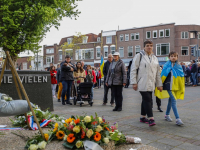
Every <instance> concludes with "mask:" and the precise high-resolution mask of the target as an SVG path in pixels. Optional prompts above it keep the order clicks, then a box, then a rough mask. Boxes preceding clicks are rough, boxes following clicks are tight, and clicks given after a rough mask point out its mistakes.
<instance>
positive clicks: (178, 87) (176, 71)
mask: <svg viewBox="0 0 200 150" xmlns="http://www.w3.org/2000/svg"><path fill="white" fill-rule="evenodd" d="M171 71H172V73H173V79H172V81H171V84H172V89H171V91H172V94H173V95H174V98H175V99H176V100H177V99H182V100H183V99H184V94H185V78H184V73H183V69H182V67H181V65H179V64H178V63H177V62H176V63H175V65H174V67H172V63H171V61H170V60H169V61H167V62H166V63H165V65H164V67H163V70H162V72H161V79H162V83H164V81H165V79H166V78H167V76H168V74H169V73H170V72H171ZM155 96H157V97H158V98H160V99H164V98H169V94H168V92H167V91H166V90H163V91H162V92H160V91H159V90H158V89H157V88H156V90H155Z"/></svg>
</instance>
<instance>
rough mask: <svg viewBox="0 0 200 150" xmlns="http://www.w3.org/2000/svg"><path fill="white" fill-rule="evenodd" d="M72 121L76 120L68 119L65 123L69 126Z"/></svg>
mask: <svg viewBox="0 0 200 150" xmlns="http://www.w3.org/2000/svg"><path fill="white" fill-rule="evenodd" d="M72 120H75V119H74V118H69V119H66V120H65V123H67V124H69V123H71V122H72Z"/></svg>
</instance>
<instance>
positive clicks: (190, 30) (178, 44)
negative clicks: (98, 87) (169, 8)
mask: <svg viewBox="0 0 200 150" xmlns="http://www.w3.org/2000/svg"><path fill="white" fill-rule="evenodd" d="M71 40H73V36H70V37H65V38H62V39H61V41H60V43H59V45H57V44H54V45H49V46H47V45H44V46H43V53H44V65H45V67H46V66H48V65H49V63H50V62H53V63H54V64H57V63H60V62H61V61H62V60H64V57H65V55H66V54H70V55H71V57H72V62H73V63H74V62H77V61H80V60H84V61H85V63H86V64H90V65H92V66H99V64H100V57H101V54H102V55H103V57H104V59H105V60H106V59H107V57H108V54H109V53H114V52H115V51H118V52H119V53H120V57H121V59H122V60H123V61H124V62H125V64H126V65H128V63H129V61H130V60H131V59H132V58H133V57H134V56H135V54H137V53H138V52H140V50H142V49H143V43H144V41H145V40H151V41H153V43H154V44H153V52H154V54H155V55H156V56H157V57H158V60H159V63H160V64H161V65H162V64H164V63H165V62H166V61H167V60H168V54H169V52H170V51H177V52H178V53H179V61H184V62H187V61H190V60H191V59H195V58H196V57H194V56H191V47H193V46H194V45H199V44H200V43H199V40H200V25H175V23H168V24H159V25H154V26H146V27H138V28H130V29H122V30H112V31H101V33H99V34H98V35H96V34H93V33H90V34H86V35H85V38H84V39H83V41H82V43H77V45H79V49H76V50H71V53H69V52H70V50H67V52H65V53H63V51H62V50H61V48H60V46H61V45H62V44H64V43H65V42H68V43H69V42H70V41H71Z"/></svg>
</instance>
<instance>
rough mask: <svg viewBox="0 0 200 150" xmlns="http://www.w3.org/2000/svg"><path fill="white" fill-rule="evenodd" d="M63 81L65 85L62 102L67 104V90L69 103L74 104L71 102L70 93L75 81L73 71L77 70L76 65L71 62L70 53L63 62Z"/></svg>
mask: <svg viewBox="0 0 200 150" xmlns="http://www.w3.org/2000/svg"><path fill="white" fill-rule="evenodd" d="M60 65H61V75H60V76H61V82H62V85H63V90H62V104H63V105H65V100H64V98H65V94H66V92H67V102H66V103H67V104H69V105H72V103H70V101H69V99H70V94H71V86H72V83H73V81H74V76H73V71H75V70H76V67H75V66H74V65H73V64H72V63H71V58H70V56H69V55H67V56H66V57H65V61H64V62H62V63H61V64H60Z"/></svg>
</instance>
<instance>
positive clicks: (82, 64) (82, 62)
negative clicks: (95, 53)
mask: <svg viewBox="0 0 200 150" xmlns="http://www.w3.org/2000/svg"><path fill="white" fill-rule="evenodd" d="M81 66H82V67H83V69H84V70H86V69H87V67H86V66H85V62H84V61H81Z"/></svg>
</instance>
